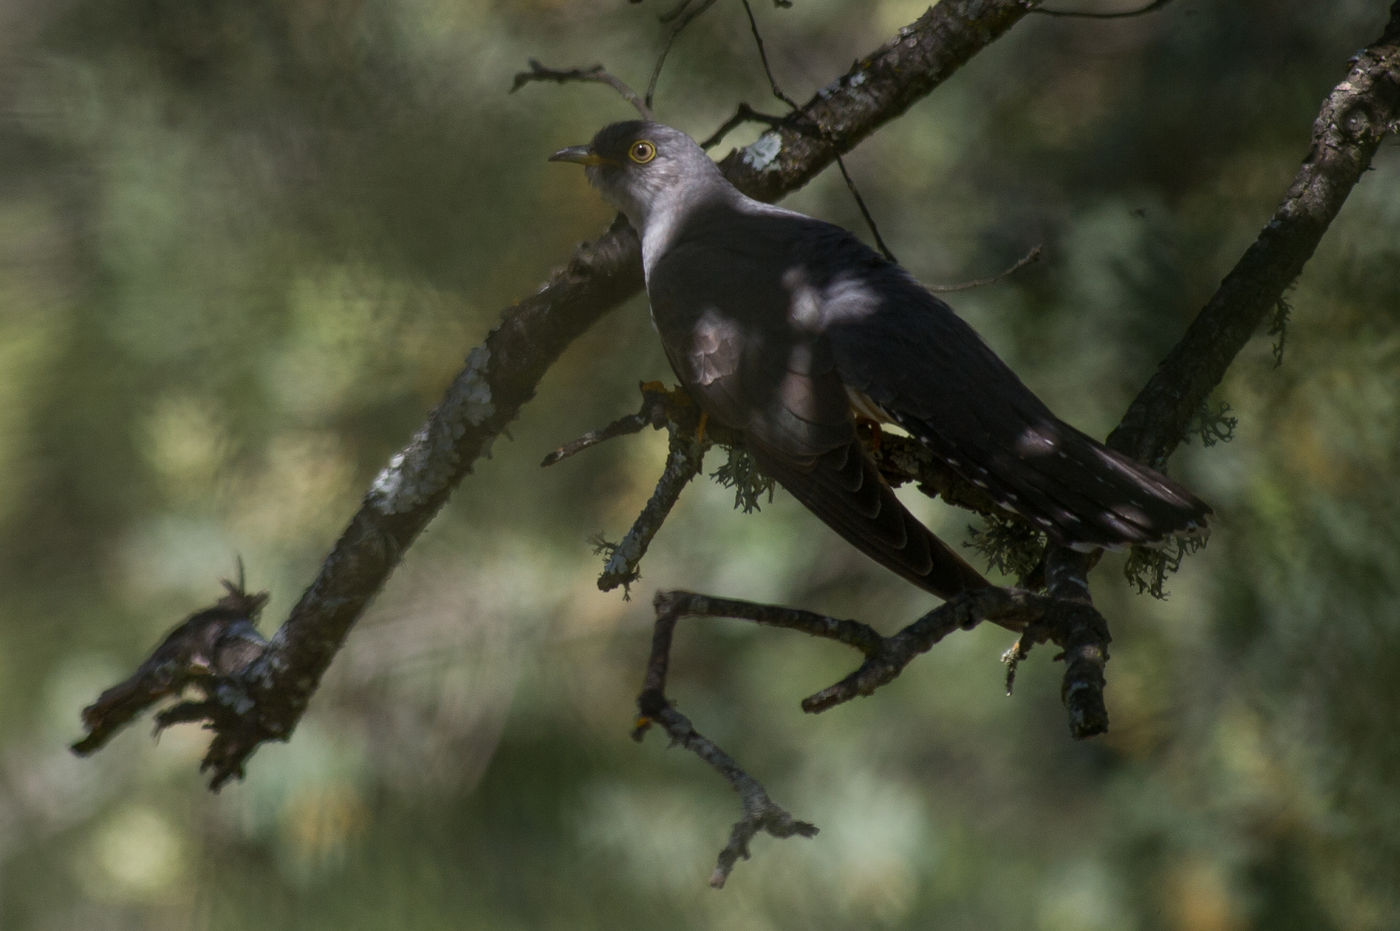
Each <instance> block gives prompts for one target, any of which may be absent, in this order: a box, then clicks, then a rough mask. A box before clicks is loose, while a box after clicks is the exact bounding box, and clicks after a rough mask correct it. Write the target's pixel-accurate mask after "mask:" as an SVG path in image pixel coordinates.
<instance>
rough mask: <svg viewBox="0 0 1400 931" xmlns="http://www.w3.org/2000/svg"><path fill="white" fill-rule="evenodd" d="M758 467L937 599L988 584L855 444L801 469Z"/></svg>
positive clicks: (767, 459) (774, 464) (771, 460)
mask: <svg viewBox="0 0 1400 931" xmlns="http://www.w3.org/2000/svg"><path fill="white" fill-rule="evenodd" d="M750 449H751V450H752V451H753V453H754V457H755V458H756V459H757V461H758V464H759V466H760V467H761V468H762V469H763V470H764V471H765V472H767V473H768V474H769V475H771V476H772V477H773V478H774V479H776V480H777V482H778V484H780V485H782V486H783V487H784V488H785V489H787V491H788V492H789V493H790V494H791V495H792V496H793V497H794V498H796V499H797V500H798V501H800V502H801V503H802V504H803V505H805V506H806V507H807V509H808V510H810V511H811V512H812V513H814V514H816V515H817V517H819V518H821V519H822V521H823V522H824V523H826V524H827V526H829V527H831V528H832V529H833V530H835V531H836V532H837V533H839V534H841V536H843V537H845V538H846V540H847V541H848V542H850V543H851V544H852V545H854V546H855V547H856V548H857V549H859V550H860V551H861V552H863V553H865V554H866V555H867V556H869V557H871V558H872V559H874V560H875V561H876V562H878V563H880V564H881V565H883V566H884V567H885V568H887V569H890V570H892V571H893V572H896V573H898V574H899V575H901V576H903V577H904V578H905V579H907V580H908V581H910V582H913V583H914V584H915V585H917V586H919V587H920V588H922V589H924V590H925V591H927V592H930V593H932V594H934V595H937V596H938V597H940V598H951V597H953V596H954V595H957V594H959V593H961V592H964V591H967V590H969V589H974V588H986V587H988V586H989V585H990V584H991V583H990V582H988V581H987V580H986V579H984V578H983V577H982V575H981V573H979V572H978V571H977V570H976V569H974V568H973V567H972V566H970V565H968V563H967V562H966V561H965V560H964V559H963V558H962V557H961V556H959V555H958V554H957V553H956V552H955V551H954V550H953V549H952V548H951V547H949V546H948V544H946V543H944V542H943V541H942V540H940V539H938V537H936V536H934V534H933V533H932V532H931V531H930V530H929V529H928V528H927V527H925V526H924V525H923V524H921V523H920V522H919V521H918V519H917V518H915V517H914V515H912V514H910V513H909V511H908V509H906V508H905V507H904V505H903V503H901V502H900V500H899V498H898V497H896V496H895V493H894V490H893V489H892V488H890V486H889V484H888V483H887V482H886V481H885V480H884V479H883V478H882V477H881V476H880V473H879V470H878V469H877V468H876V467H875V463H874V462H872V461H871V459H870V457H869V455H867V454H866V452H865V451H864V449H862V448H861V447H860V445H859V444H857V443H851V444H849V445H846V446H842V447H839V448H837V449H833V450H831V451H830V452H827V453H825V454H823V455H821V456H819V457H817V458H816V459H815V460H814V461H812V462H811V463H810V465H808V466H805V467H800V466H797V465H795V464H793V463H792V462H791V461H788V460H783V459H780V458H779V457H776V456H771V455H765V453H764V451H763V450H762V449H761V448H758V447H757V444H753V443H751V444H750Z"/></svg>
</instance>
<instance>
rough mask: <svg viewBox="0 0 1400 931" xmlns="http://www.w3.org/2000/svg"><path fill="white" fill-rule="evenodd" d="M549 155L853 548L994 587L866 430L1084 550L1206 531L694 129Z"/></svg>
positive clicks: (666, 316) (706, 392)
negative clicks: (620, 226)
mask: <svg viewBox="0 0 1400 931" xmlns="http://www.w3.org/2000/svg"><path fill="white" fill-rule="evenodd" d="M550 160H551V161H563V162H576V163H579V164H582V165H585V166H586V173H587V176H588V180H589V182H590V183H591V184H592V185H593V186H594V187H595V188H597V189H598V191H599V192H600V193H601V194H602V196H603V198H604V199H605V200H607V201H608V203H610V204H611V205H612V206H614V207H616V208H617V209H618V210H620V211H621V212H622V213H623V214H624V215H625V216H626V217H627V219H628V221H629V222H630V223H631V224H632V226H633V227H634V228H635V229H636V230H637V232H638V234H639V235H640V236H641V243H642V265H643V268H644V271H645V273H646V288H647V296H648V297H649V298H650V300H651V315H652V320H653V322H654V323H655V325H656V329H657V332H658V333H660V335H661V342H662V344H663V346H664V347H665V350H666V356H667V358H668V359H669V360H670V362H671V366H672V367H673V368H674V369H675V371H676V375H677V376H678V377H679V378H680V381H681V383H682V384H683V385H684V386H685V388H686V389H687V390H688V391H689V393H690V394H691V396H692V397H693V398H694V399H695V401H696V403H697V404H698V405H699V407H700V409H701V410H702V411H704V412H705V413H706V414H708V415H709V417H710V418H712V419H713V420H716V421H718V422H719V423H721V424H724V425H725V426H727V427H729V428H731V429H733V430H736V431H738V432H740V433H742V435H743V436H744V439H745V442H746V444H747V446H748V448H749V450H750V451H751V452H752V454H753V456H754V458H755V460H756V461H757V463H758V465H759V467H760V468H761V469H762V470H763V471H764V472H766V473H767V474H768V475H770V476H772V477H773V478H774V479H776V480H777V482H778V483H779V484H780V485H782V486H783V487H784V488H785V489H787V490H788V491H789V492H790V493H791V494H792V495H793V497H795V498H797V500H799V501H801V502H802V503H803V504H804V505H806V506H807V508H808V509H810V510H811V511H812V512H813V513H814V514H816V515H817V516H818V517H820V518H821V519H822V520H823V521H825V522H826V523H827V524H828V525H830V526H831V527H832V528H833V529H835V530H836V531H837V532H838V533H839V534H841V535H842V536H843V537H845V538H846V539H847V540H848V541H849V542H850V543H852V544H853V545H855V546H856V547H858V548H859V549H860V550H861V551H863V552H864V553H866V554H867V555H869V556H871V557H873V558H874V559H875V560H876V561H878V562H880V563H881V564H883V565H884V566H886V567H887V568H889V569H891V570H893V571H895V572H897V573H899V574H900V575H901V576H903V577H904V578H906V579H908V580H909V581H911V582H913V583H914V584H916V585H918V586H920V587H922V588H924V589H925V590H927V591H929V592H932V593H933V594H935V595H938V596H940V597H943V598H948V597H951V596H953V595H956V594H958V593H959V592H961V591H964V590H966V589H969V588H978V587H983V586H986V585H987V584H989V583H988V582H987V581H986V580H985V579H983V578H982V576H981V574H979V573H978V572H977V570H976V569H974V568H972V567H971V566H969V565H968V564H967V563H966V562H965V561H963V559H962V558H961V557H960V556H959V555H958V554H957V553H956V552H954V551H953V550H952V549H951V548H950V547H949V546H948V545H947V544H945V543H944V542H943V541H941V540H939V539H938V538H937V537H935V536H934V535H933V534H932V533H931V532H930V531H929V530H928V529H927V528H925V527H924V526H923V525H922V524H921V523H919V521H918V520H917V519H915V518H914V516H913V515H911V514H910V513H909V512H908V511H907V510H906V509H905V508H904V506H903V505H902V504H901V503H900V501H899V499H898V498H896V497H895V494H894V492H893V490H892V489H891V488H890V487H889V485H888V484H887V483H886V482H885V480H884V479H883V478H882V477H881V476H880V473H879V471H878V470H877V468H876V466H875V464H874V462H873V461H872V459H871V457H870V455H869V453H868V452H867V451H866V449H865V447H864V446H863V445H862V444H861V443H860V441H859V440H858V438H857V434H856V416H857V414H859V415H863V416H866V417H869V418H871V419H875V420H877V421H884V422H890V423H894V424H897V425H898V426H900V427H902V428H903V429H904V430H906V431H907V432H908V433H909V434H910V435H912V436H913V437H915V438H916V439H917V440H918V441H919V442H921V443H923V444H924V445H926V446H927V447H928V448H929V449H930V450H931V451H932V452H933V454H934V455H935V456H936V457H937V458H938V459H939V460H941V461H942V462H943V463H944V464H945V465H946V466H947V467H948V468H949V469H951V470H952V471H953V472H954V473H956V474H957V475H959V476H960V477H961V478H963V479H965V480H966V481H968V482H971V483H972V484H974V485H977V486H978V487H980V488H983V489H985V490H986V491H987V492H988V493H989V494H990V496H991V497H992V498H993V499H994V500H995V501H996V502H997V503H998V504H999V505H1000V506H1001V507H1003V508H1005V509H1007V510H1009V511H1013V512H1015V513H1016V514H1019V515H1020V516H1022V517H1023V518H1025V519H1026V520H1028V521H1030V522H1031V523H1032V524H1034V525H1035V526H1036V527H1037V528H1039V529H1040V530H1043V531H1044V532H1045V533H1046V535H1047V536H1048V537H1049V538H1050V539H1051V540H1053V541H1055V542H1057V543H1061V544H1065V545H1068V546H1072V547H1074V548H1076V549H1081V550H1091V549H1095V548H1100V547H1107V548H1116V547H1122V546H1124V545H1128V544H1134V543H1153V542H1158V541H1161V540H1163V539H1165V538H1167V537H1170V536H1173V535H1176V534H1193V533H1199V532H1203V531H1204V530H1205V525H1206V521H1207V518H1208V517H1209V516H1210V513H1211V510H1210V508H1209V507H1208V506H1207V505H1206V504H1205V503H1203V502H1202V501H1201V500H1200V499H1198V498H1196V497H1195V496H1194V495H1192V494H1191V493H1190V492H1189V491H1187V490H1186V489H1185V488H1182V487H1181V486H1180V485H1178V484H1177V483H1175V482H1173V481H1171V480H1170V479H1168V478H1166V477H1165V476H1163V475H1161V474H1160V473H1158V472H1156V471H1154V470H1152V469H1150V468H1148V467H1146V466H1144V465H1141V464H1139V463H1137V462H1135V461H1133V460H1132V459H1129V458H1128V457H1126V456H1123V455H1121V454H1119V453H1117V452H1114V451H1113V450H1111V449H1108V448H1106V447H1104V446H1103V445H1102V444H1100V443H1097V442H1095V441H1094V440H1092V439H1090V438H1089V437H1087V436H1085V435H1084V434H1083V433H1080V432H1079V431H1078V430H1076V429H1074V428H1073V427H1071V426H1069V425H1068V424H1066V423H1064V422H1063V421H1061V420H1060V419H1059V418H1057V417H1056V416H1055V415H1054V414H1052V413H1051V412H1050V409H1049V408H1047V407H1046V406H1045V404H1044V403H1043V402H1042V401H1041V400H1040V399H1039V398H1037V397H1036V396H1035V395H1034V394H1033V393H1031V391H1030V389H1029V388H1027V387H1026V386H1025V385H1024V384H1022V383H1021V380H1020V379H1019V378H1017V377H1016V375H1015V374H1014V373H1013V372H1012V371H1011V369H1010V368H1008V367H1007V365H1006V364H1005V363H1004V362H1002V361H1001V359H999V358H998V357H997V356H996V354H995V353H993V352H992V350H991V349H990V348H988V346H987V344H986V343H984V342H983V341H982V339H981V337H979V336H978V335H977V333H976V332H975V331H974V330H973V329H972V327H970V326H969V325H968V324H967V323H966V322H964V321H963V320H962V318H960V317H958V316H957V315H956V314H955V313H954V312H953V310H952V308H950V307H949V306H948V305H947V304H945V303H944V302H943V301H941V300H939V299H938V298H937V297H935V296H934V295H933V294H932V293H930V292H929V291H928V290H927V289H926V288H924V287H923V286H922V285H920V284H919V282H918V281H916V280H915V279H914V278H913V276H911V275H910V274H909V273H908V272H907V271H905V270H904V269H903V268H901V267H900V266H899V265H896V264H895V263H893V262H891V261H889V260H887V259H885V258H884V257H883V256H881V255H879V254H878V253H876V252H875V251H873V250H872V249H870V248H869V247H867V246H866V245H865V244H863V243H862V242H860V240H858V239H857V238H856V237H855V236H853V235H852V234H851V233H849V232H848V231H846V230H844V229H842V228H841V227H839V226H834V225H832V224H830V223H826V222H823V221H821V220H817V219H813V218H812V217H808V216H805V215H803V214H800V213H797V212H795V211H792V210H786V209H784V208H782V207H776V206H772V205H770V204H765V203H762V202H760V201H756V200H753V199H752V198H750V197H747V196H745V195H744V194H743V193H741V192H740V191H739V190H738V188H736V187H734V186H733V185H732V184H730V183H729V181H728V180H727V179H726V178H725V177H724V176H723V174H721V173H720V171H719V168H718V166H717V165H715V163H714V162H713V161H711V160H710V158H709V156H707V155H706V154H705V152H704V150H703V149H701V148H700V146H698V145H697V144H696V143H695V141H694V140H692V139H691V138H690V137H689V136H687V135H686V134H685V133H683V132H681V131H679V130H676V129H672V128H671V127H669V126H664V125H662V124H660V123H654V122H650V121H640V120H636V121H629V122H623V123H614V124H613V125H611V126H608V127H606V128H604V129H603V130H602V131H601V132H599V133H598V134H597V135H596V136H595V137H594V138H593V141H592V142H591V143H589V144H588V145H581V146H571V147H569V148H566V149H561V150H560V151H558V152H556V153H554V154H553V155H552V156H550Z"/></svg>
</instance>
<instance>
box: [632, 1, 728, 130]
mask: <svg viewBox="0 0 1400 931" xmlns="http://www.w3.org/2000/svg"><path fill="white" fill-rule="evenodd" d="M692 2H695V0H681V3H680V4H679V5H678V6H677V7H676V8H675V9H674V10H672V11H671V12H669V13H665V14H663V15H662V16H661V21H662V22H663V23H664V22H668V21H670V20H675V22H673V23H672V24H671V30H670V32H668V33H667V34H666V42H665V43H664V44H663V45H662V46H661V54H659V55H657V56H656V65H655V67H653V68H652V69H651V80H649V81H647V96H646V107H647V109H648V110H650V109H651V108H652V104H653V101H654V100H655V99H656V82H657V81H660V80H661V69H662V67H663V66H664V65H665V64H666V56H667V55H669V54H671V46H672V45H674V44H675V42H676V39H677V38H678V37H679V36H680V34H681V33H682V32H684V31H685V28H686V27H687V26H689V25H690V24H691V23H693V22H695V20H696V19H697V18H698V17H699V16H700V15H701V14H702V13H704V12H705V11H706V10H708V9H709V8H710V7H712V6H714V5H715V0H698V4H697V5H696V6H695V7H693V8H692V7H691V3H692Z"/></svg>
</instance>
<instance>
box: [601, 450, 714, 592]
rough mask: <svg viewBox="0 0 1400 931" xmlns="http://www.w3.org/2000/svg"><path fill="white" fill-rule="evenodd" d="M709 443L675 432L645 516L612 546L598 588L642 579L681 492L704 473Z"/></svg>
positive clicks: (646, 507)
mask: <svg viewBox="0 0 1400 931" xmlns="http://www.w3.org/2000/svg"><path fill="white" fill-rule="evenodd" d="M707 447H708V444H707V443H705V442H704V441H703V440H701V439H700V438H699V437H697V436H695V435H694V434H691V435H686V434H685V433H683V432H682V431H680V430H672V431H671V442H670V448H669V449H668V451H667V453H666V468H664V469H663V470H662V471H661V478H659V479H658V480H657V482H656V489H655V490H654V491H653V492H652V493H651V497H650V498H648V499H647V503H646V506H645V507H644V508H642V513H641V514H639V515H637V519H636V521H634V522H633V524H632V527H631V529H630V530H628V531H627V536H625V537H623V538H622V542H621V543H618V544H617V545H616V546H614V547H611V550H612V551H611V552H610V553H609V554H608V561H607V564H606V565H604V566H603V574H602V575H600V576H599V577H598V588H599V589H600V590H602V591H605V592H608V591H612V590H613V589H614V588H617V587H618V586H619V585H621V586H623V590H624V591H626V590H627V586H629V585H631V583H633V582H635V581H636V580H637V578H638V577H639V576H640V574H641V571H640V569H639V568H638V567H639V566H640V565H641V562H642V557H643V556H645V555H646V552H647V549H648V548H649V547H650V546H651V541H652V539H653V538H654V537H655V536H656V534H657V532H658V531H660V530H661V525H662V524H663V523H665V522H666V518H667V517H668V516H670V513H671V508H673V507H675V506H676V502H677V501H678V500H680V496H681V492H682V491H683V490H685V486H686V485H688V484H690V480H691V479H693V478H694V477H695V476H697V475H699V474H700V467H701V465H702V464H703V463H704V461H705V450H706V448H707Z"/></svg>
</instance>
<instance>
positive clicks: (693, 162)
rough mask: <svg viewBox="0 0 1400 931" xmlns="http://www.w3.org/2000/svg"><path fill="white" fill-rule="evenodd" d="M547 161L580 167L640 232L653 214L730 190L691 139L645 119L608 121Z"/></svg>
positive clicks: (672, 213)
mask: <svg viewBox="0 0 1400 931" xmlns="http://www.w3.org/2000/svg"><path fill="white" fill-rule="evenodd" d="M549 160H550V161H551V162H574V163H576V164H579V165H583V166H585V168H586V172H587V175H588V182H589V183H590V184H592V185H593V186H594V187H595V188H597V189H598V192H599V193H600V194H602V195H603V199H604V200H606V201H607V202H608V203H609V204H611V205H612V206H614V207H616V208H617V209H618V210H620V211H622V213H623V214H624V215H626V217H627V219H628V221H629V222H630V223H631V224H632V226H633V227H634V228H635V229H636V230H637V231H638V232H639V233H641V234H642V235H643V236H645V235H646V231H647V226H648V223H649V222H650V220H651V219H652V218H653V216H655V215H657V214H658V213H662V214H665V215H666V216H668V217H674V216H675V215H676V214H677V213H678V212H681V211H683V210H684V209H685V207H686V206H687V205H688V204H691V203H695V202H698V201H700V200H703V199H705V198H707V197H710V196H716V195H722V196H727V195H728V192H729V191H731V190H732V188H731V187H730V185H729V182H728V181H726V180H725V179H724V176H723V175H722V174H720V171H719V168H718V167H716V166H715V163H714V162H712V161H710V157H709V156H708V155H706V154H705V150H704V149H702V148H700V146H699V145H697V144H696V143H695V140H694V139H691V138H690V137H689V136H687V135H686V134H685V133H683V132H681V131H680V130H679V129H672V128H671V127H670V126H666V125H664V124H662V123H653V122H650V121H647V120H629V121H627V122H625V123H613V124H612V125H611V126H606V127H604V128H603V129H602V130H600V131H599V132H598V135H596V136H594V137H593V141H592V142H590V143H588V144H587V145H574V146H569V147H568V148H567V149H560V150H559V151H558V152H555V153H554V154H553V155H551V156H550V157H549Z"/></svg>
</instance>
